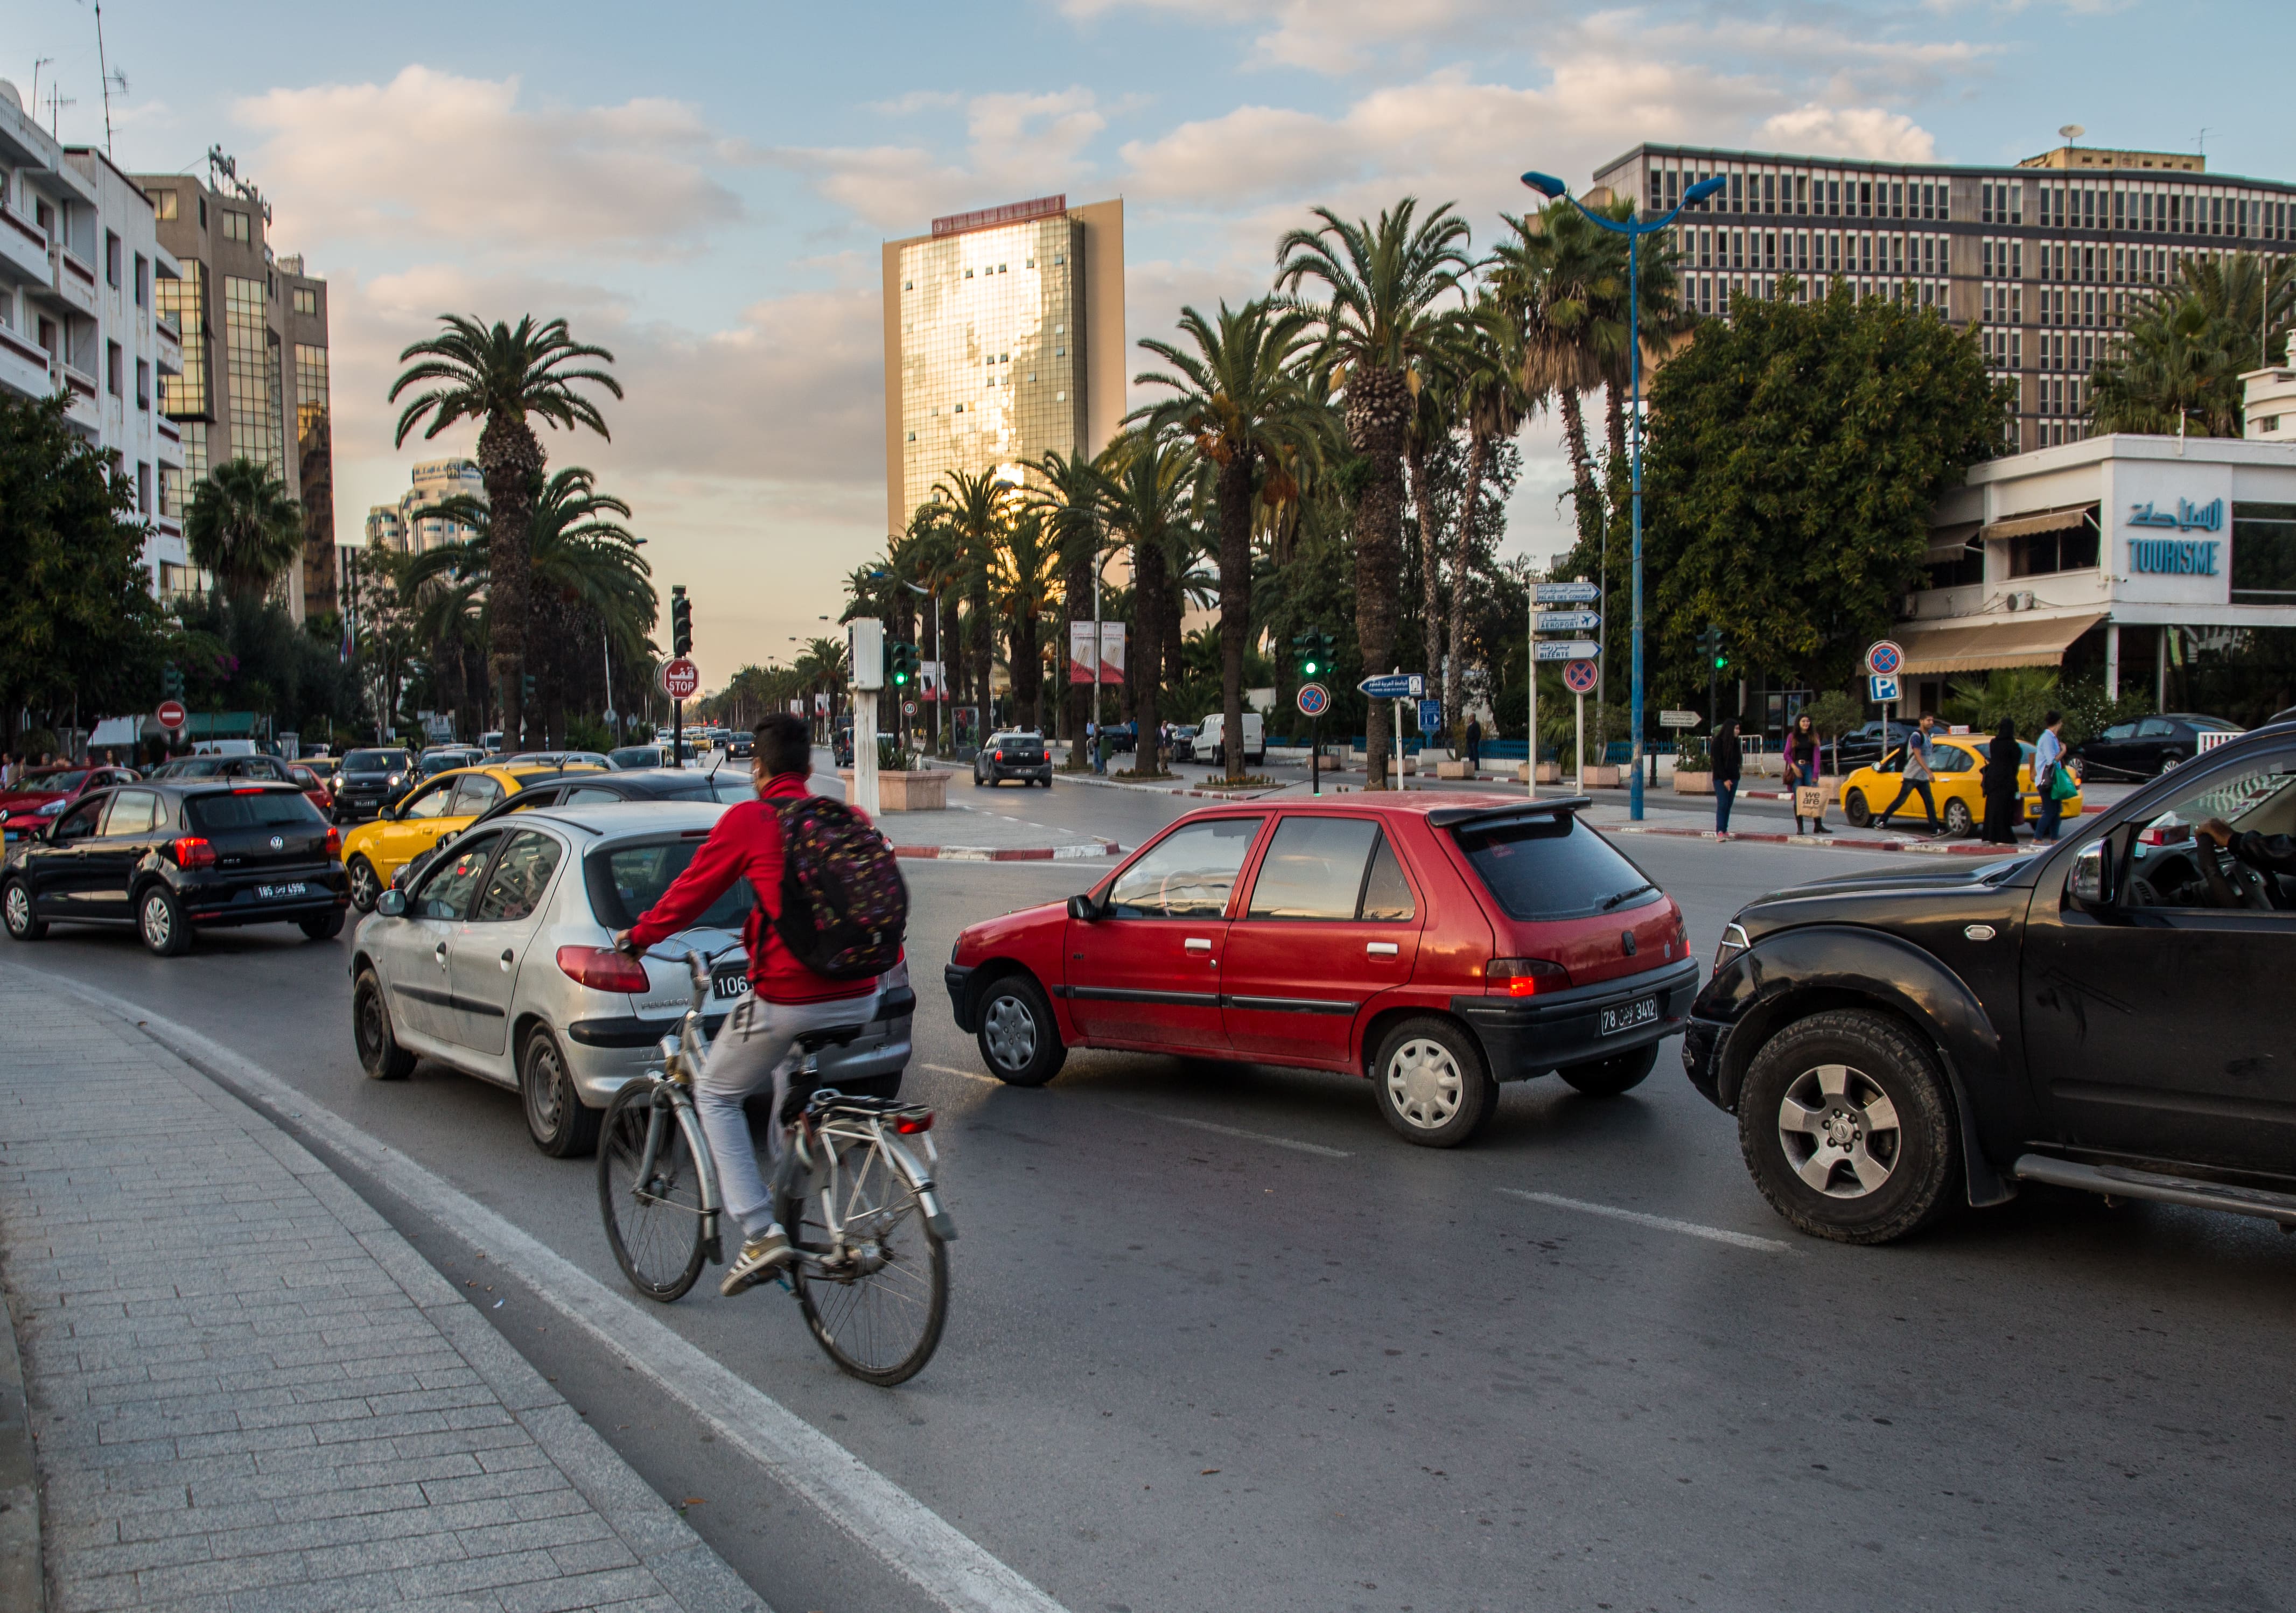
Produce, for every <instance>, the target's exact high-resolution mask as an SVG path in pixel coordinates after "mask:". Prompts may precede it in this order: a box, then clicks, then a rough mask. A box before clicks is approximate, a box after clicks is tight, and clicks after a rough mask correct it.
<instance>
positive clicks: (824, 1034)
mask: <svg viewBox="0 0 2296 1613" xmlns="http://www.w3.org/2000/svg"><path fill="white" fill-rule="evenodd" d="M866 1029H868V1027H867V1026H865V1025H838V1026H833V1027H832V1028H829V1029H827V1030H808V1031H800V1032H799V1034H798V1038H797V1042H796V1047H797V1050H798V1051H799V1052H805V1053H817V1052H820V1051H821V1050H822V1049H823V1048H824V1047H843V1046H845V1045H847V1044H849V1043H850V1042H851V1041H852V1040H853V1039H854V1038H855V1037H856V1036H859V1035H860V1034H861V1033H862V1032H863V1031H865V1030H866Z"/></svg>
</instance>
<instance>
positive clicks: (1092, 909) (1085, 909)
mask: <svg viewBox="0 0 2296 1613" xmlns="http://www.w3.org/2000/svg"><path fill="white" fill-rule="evenodd" d="M1069 917H1070V918H1072V919H1078V920H1081V921H1083V922H1085V923H1087V924H1089V923H1091V922H1092V921H1094V920H1095V919H1097V918H1098V917H1100V906H1099V904H1097V903H1095V901H1094V900H1093V899H1092V893H1091V892H1090V891H1081V892H1079V893H1078V894H1077V895H1075V896H1072V897H1070V898H1069Z"/></svg>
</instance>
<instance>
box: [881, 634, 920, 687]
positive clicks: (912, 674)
mask: <svg viewBox="0 0 2296 1613" xmlns="http://www.w3.org/2000/svg"><path fill="white" fill-rule="evenodd" d="M917 667H918V660H917V647H916V646H915V645H914V644H888V645H886V646H885V674H886V675H885V681H886V682H887V683H888V684H891V685H892V686H893V687H894V688H896V689H908V688H912V687H914V685H915V684H916V681H917Z"/></svg>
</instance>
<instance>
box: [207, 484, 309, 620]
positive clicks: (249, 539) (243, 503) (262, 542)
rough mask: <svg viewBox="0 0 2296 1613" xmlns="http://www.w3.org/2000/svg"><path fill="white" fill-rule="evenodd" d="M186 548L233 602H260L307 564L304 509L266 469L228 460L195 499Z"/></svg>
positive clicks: (284, 485) (285, 485)
mask: <svg viewBox="0 0 2296 1613" xmlns="http://www.w3.org/2000/svg"><path fill="white" fill-rule="evenodd" d="M184 548H185V549H186V550H188V551H189V552H190V553H191V557H192V560H193V563H194V564H197V565H201V566H204V567H206V568H207V569H208V571H209V575H211V576H212V577H214V578H215V579H216V581H217V583H219V584H221V585H222V586H223V590H224V592H225V593H226V594H230V595H231V596H232V597H233V598H234V599H235V600H255V599H259V598H261V597H262V595H263V594H266V592H268V591H269V589H270V587H271V585H272V584H274V583H275V582H277V581H278V580H279V578H280V577H281V576H282V575H283V573H285V571H286V570H287V569H288V568H289V567H290V566H292V565H293V564H295V563H296V561H299V560H301V559H302V558H303V507H302V505H300V504H298V503H296V502H295V496H294V495H292V494H291V493H290V492H288V491H287V484H286V483H284V482H283V481H281V480H280V479H279V478H278V477H276V476H275V475H273V474H272V471H271V468H270V467H269V466H268V465H266V464H263V463H260V462H258V461H256V460H252V459H227V460H225V461H224V463H221V464H219V465H217V467H216V468H215V469H214V470H213V471H210V472H209V475H208V479H206V480H205V481H203V482H201V484H200V485H199V489H198V491H196V492H194V493H193V495H192V502H191V504H190V506H189V507H188V508H187V509H185V510H184Z"/></svg>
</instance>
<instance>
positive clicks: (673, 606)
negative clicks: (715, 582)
mask: <svg viewBox="0 0 2296 1613" xmlns="http://www.w3.org/2000/svg"><path fill="white" fill-rule="evenodd" d="M669 649H670V653H671V654H673V655H691V654H693V602H692V601H691V600H689V599H687V598H686V597H685V585H684V584H682V583H681V584H679V585H677V586H676V587H674V588H672V589H671V590H670V591H669Z"/></svg>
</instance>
